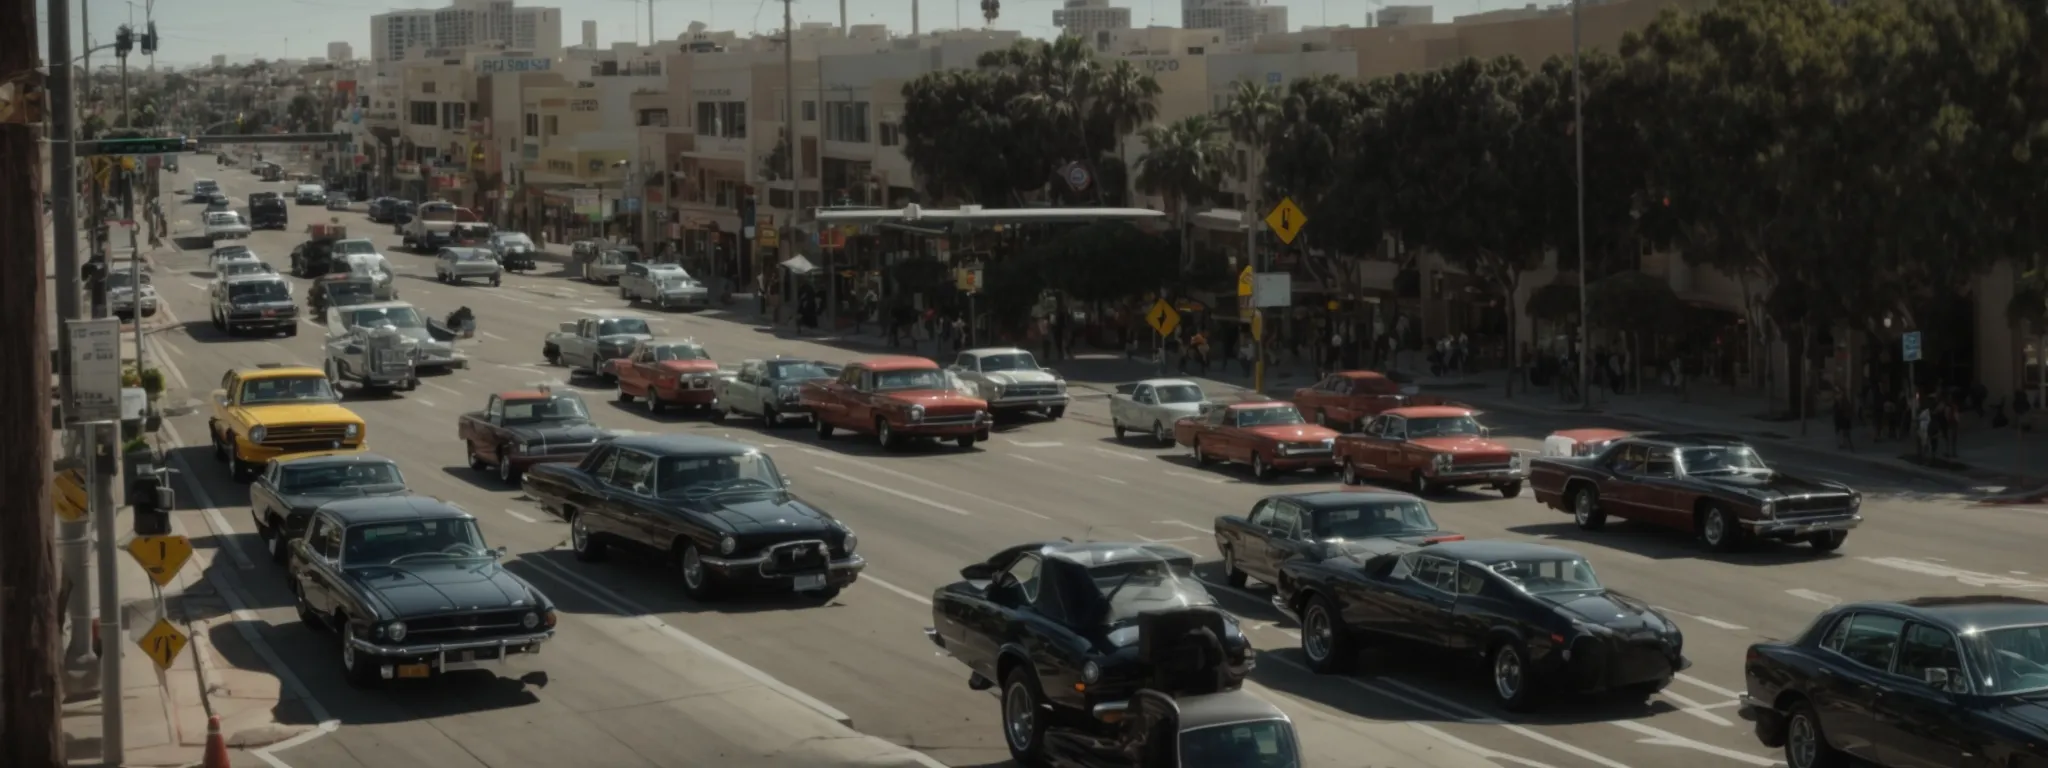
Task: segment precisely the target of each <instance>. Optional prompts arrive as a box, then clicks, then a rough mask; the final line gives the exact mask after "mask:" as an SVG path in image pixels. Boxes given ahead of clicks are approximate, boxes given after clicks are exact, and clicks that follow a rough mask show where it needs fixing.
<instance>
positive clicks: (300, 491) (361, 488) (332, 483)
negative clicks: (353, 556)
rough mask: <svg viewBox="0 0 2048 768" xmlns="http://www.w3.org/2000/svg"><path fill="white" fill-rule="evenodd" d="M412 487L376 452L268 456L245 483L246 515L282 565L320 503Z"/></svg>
mask: <svg viewBox="0 0 2048 768" xmlns="http://www.w3.org/2000/svg"><path fill="white" fill-rule="evenodd" d="M411 492H412V491H410V490H408V489H407V488H406V487H405V475H404V474H403V473H401V472H399V471H398V463H397V462H394V461H392V460H390V459H387V458H384V457H382V456H379V455H377V454H374V453H362V452H358V451H320V452H318V453H302V454H297V455H293V456H288V457H285V458H281V459H273V460H271V461H270V463H269V465H267V466H265V467H264V468H263V474H261V475H258V476H257V477H256V480H255V482H252V483H250V484H249V514H250V516H252V517H254V518H255V520H256V535H257V536H260V537H262V539H263V544H264V547H265V548H266V549H269V550H270V559H271V560H273V561H275V562H277V563H279V564H283V563H285V561H286V560H288V559H290V558H291V551H292V549H291V543H292V541H294V540H296V539H298V538H299V537H301V536H304V535H306V525H307V524H308V523H310V522H312V520H313V512H314V511H316V510H318V509H319V508H320V507H321V505H324V504H326V503H328V502H332V501H341V500H344V499H361V498H369V497H377V496H404V495H406V494H408V493H411Z"/></svg>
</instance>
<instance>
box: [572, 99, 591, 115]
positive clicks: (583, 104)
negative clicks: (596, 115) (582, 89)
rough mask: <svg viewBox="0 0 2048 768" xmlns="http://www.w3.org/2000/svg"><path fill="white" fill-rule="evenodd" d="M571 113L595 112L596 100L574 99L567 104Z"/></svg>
mask: <svg viewBox="0 0 2048 768" xmlns="http://www.w3.org/2000/svg"><path fill="white" fill-rule="evenodd" d="M569 111H571V112H596V111H597V99H575V100H573V101H570V102H569Z"/></svg>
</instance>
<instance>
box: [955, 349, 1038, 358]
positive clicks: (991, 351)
mask: <svg viewBox="0 0 2048 768" xmlns="http://www.w3.org/2000/svg"><path fill="white" fill-rule="evenodd" d="M962 354H969V355H973V356H975V357H980V356H982V355H1016V354H1025V355H1028V354H1031V351H1030V350H1027V349H1024V348H1022V347H977V348H975V349H970V350H967V351H966V352H964V353H962Z"/></svg>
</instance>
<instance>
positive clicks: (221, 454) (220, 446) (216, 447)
mask: <svg viewBox="0 0 2048 768" xmlns="http://www.w3.org/2000/svg"><path fill="white" fill-rule="evenodd" d="M206 429H207V431H208V432H211V433H212V434H213V460H214V461H221V462H224V461H227V460H228V444H227V442H226V441H223V440H221V439H220V432H218V431H215V430H214V429H213V426H212V425H210V424H209V425H207V428H206Z"/></svg>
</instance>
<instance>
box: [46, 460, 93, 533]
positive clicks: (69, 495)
mask: <svg viewBox="0 0 2048 768" xmlns="http://www.w3.org/2000/svg"><path fill="white" fill-rule="evenodd" d="M50 503H51V504H52V505H53V506H55V507H56V508H57V519H59V520H63V521H64V522H67V523H76V522H79V521H81V520H84V519H85V510H86V507H85V504H86V501H85V473H83V472H80V471H78V470H75V469H68V470H65V471H63V472H59V473H57V483H56V487H55V488H53V489H51V491H50Z"/></svg>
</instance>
